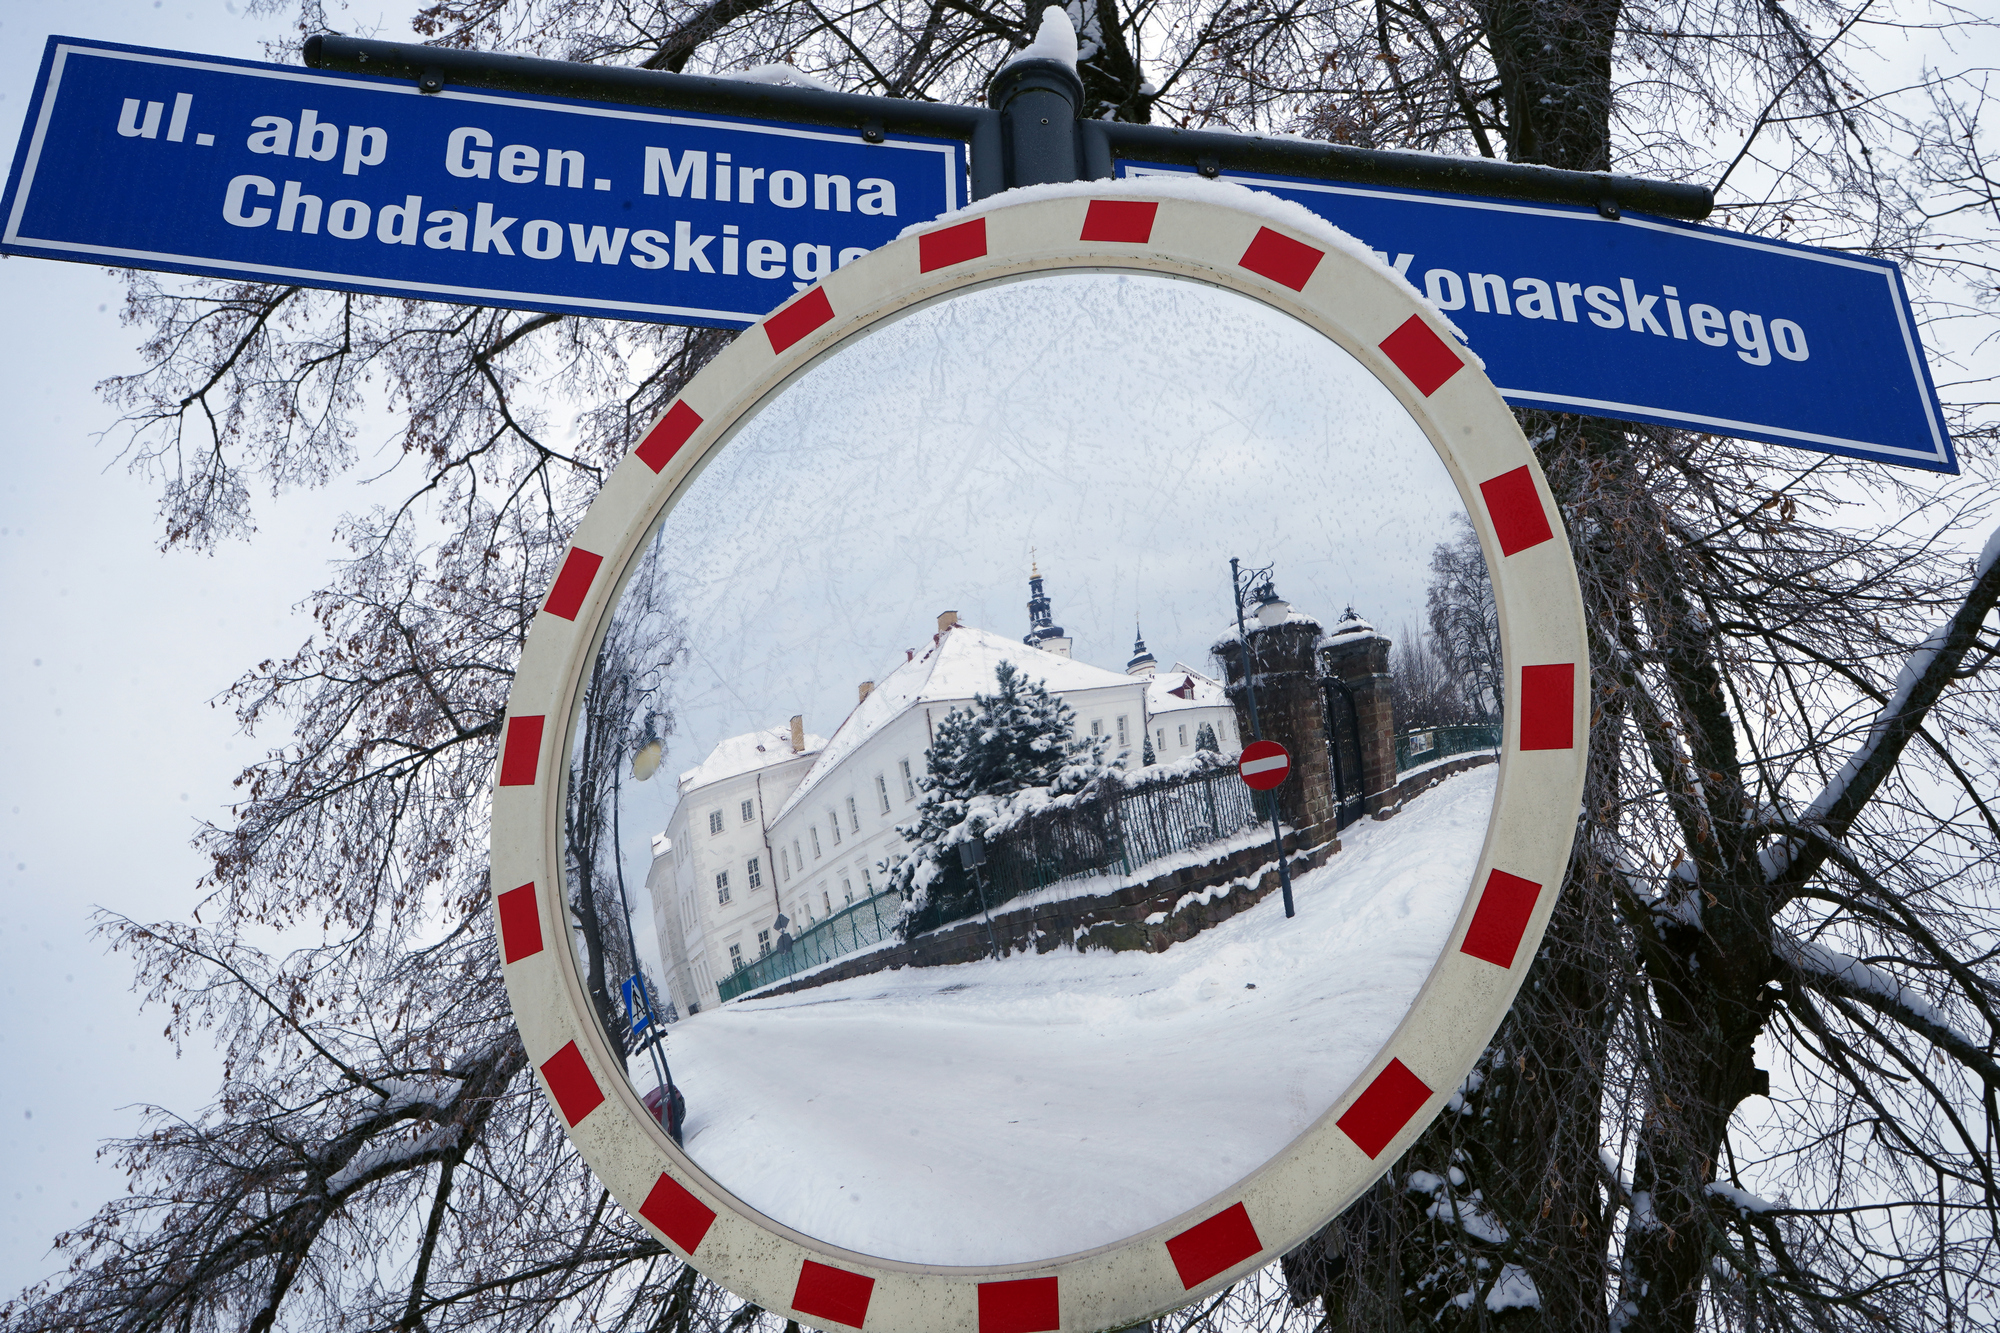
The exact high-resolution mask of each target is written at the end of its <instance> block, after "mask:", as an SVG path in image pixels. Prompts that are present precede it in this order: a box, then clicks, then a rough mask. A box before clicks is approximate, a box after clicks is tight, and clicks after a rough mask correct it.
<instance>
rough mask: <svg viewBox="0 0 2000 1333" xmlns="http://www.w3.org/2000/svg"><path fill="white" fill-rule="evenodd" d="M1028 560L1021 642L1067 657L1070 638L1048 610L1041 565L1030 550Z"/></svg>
mask: <svg viewBox="0 0 2000 1333" xmlns="http://www.w3.org/2000/svg"><path fill="white" fill-rule="evenodd" d="M1029 554H1030V558H1029V562H1028V632H1027V633H1026V634H1024V635H1022V636H1021V642H1022V643H1025V644H1027V645H1028V646H1029V647H1030V648H1039V649H1041V650H1042V651H1043V652H1045V653H1054V654H1055V655H1056V656H1057V657H1068V656H1069V649H1070V640H1069V637H1068V636H1067V635H1065V634H1064V633H1063V629H1062V626H1061V625H1058V624H1056V623H1055V621H1054V620H1053V618H1052V616H1051V613H1050V611H1049V595H1048V593H1046V592H1044V591H1043V590H1042V567H1041V565H1040V564H1039V563H1037V562H1036V561H1035V560H1034V559H1033V553H1032V552H1030V553H1029Z"/></svg>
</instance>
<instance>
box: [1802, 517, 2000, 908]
mask: <svg viewBox="0 0 2000 1333" xmlns="http://www.w3.org/2000/svg"><path fill="white" fill-rule="evenodd" d="M1996 602H2000V530H1996V531H1995V532H1994V533H1993V535H1992V536H1991V537H1989V538H1987V541H1986V546H1985V548H1984V549H1983V550H1982V551H1981V552H1980V553H1979V559H1978V560H1977V561H1976V562H1974V565H1973V580H1972V588H1971V589H1970V590H1969V591H1968V592H1967V593H1966V595H1965V601H1964V602H1963V603H1961V604H1960V606H1959V608H1958V610H1957V612H1955V613H1954V614H1953V615H1952V617H1951V619H1949V620H1947V621H1946V622H1945V623H1944V624H1942V625H1940V626H1939V627H1938V628H1937V629H1936V630H1934V631H1932V632H1931V634H1930V635H1929V636H1928V637H1926V638H1925V639H1924V641H1923V642H1922V643H1921V644H1919V645H1918V646H1917V648H1916V649H1915V650H1914V651H1913V652H1911V654H1910V656H1909V659H1908V660H1907V661H1906V662H1904V664H1903V670H1902V671H1901V673H1900V674H1898V676H1897V677H1896V685H1895V688H1894V689H1893V690H1892V691H1891V692H1890V695H1889V698H1888V700H1887V701H1886V702H1885V703H1884V704H1883V705H1882V708H1881V710H1880V711H1879V712H1877V713H1876V715H1875V722H1874V724H1873V725H1872V726H1871V727H1870V728H1869V729H1868V736H1867V738H1866V739H1865V740H1863V741H1862V743H1861V744H1860V746H1859V747H1857V748H1856V749H1855V751H1854V753H1853V754H1852V755H1850V756H1848V760H1847V762H1846V763H1845V764H1843V765H1842V766H1841V769H1840V772H1838V773H1837V774H1835V775H1834V778H1833V780H1832V781H1831V782H1829V783H1827V784H1826V787H1825V788H1824V789H1823V790H1822V791H1821V792H1820V794H1819V795H1818V796H1816V797H1814V798H1813V801H1812V803H1811V804H1810V805H1808V806H1807V807H1806V811H1805V815H1804V818H1805V819H1806V820H1807V821H1808V822H1811V823H1814V824H1818V825H1822V826H1824V827H1825V828H1827V829H1828V830H1830V831H1831V832H1832V833H1833V834H1834V836H1835V837H1838V836H1840V835H1841V834H1843V833H1845V832H1846V830H1847V827H1848V825H1850V824H1852V823H1853V822H1854V818H1855V816H1856V815H1858V814H1859V813H1860V812H1861V808H1862V807H1863V806H1865V805H1866V804H1867V803H1868V800H1869V798H1870V797H1872V796H1873V795H1874V794H1875V789H1876V788H1877V787H1879V786H1880V785H1881V784H1882V782H1883V780H1884V779H1885V778H1887V777H1888V775H1889V772H1890V770H1892V769H1893V768H1894V767H1895V766H1896V761H1897V759H1898V758H1900V757H1901V755H1902V752H1903V747H1904V746H1905V745H1907V744H1908V743H1909V740H1910V737H1911V736H1913V735H1915V734H1916V732H1917V729H1918V728H1919V727H1920V726H1921V725H1922V724H1923V720H1924V716H1925V715H1926V714H1927V713H1929V712H1930V709H1931V705H1932V704H1934V703H1936V702H1937V699H1938V696H1939V695H1940V694H1942V693H1943V692H1944V689H1945V687H1946V686H1947V685H1949V684H1950V683H1951V682H1952V680H1953V679H1954V678H1955V677H1956V676H1957V675H1958V672H1959V668H1960V666H1961V665H1962V664H1963V663H1964V661H1965V657H1966V654H1967V653H1968V652H1970V651H1971V649H1972V648H1973V647H1974V646H1975V645H1976V644H1977V643H1978V640H1979V628H1980V625H1981V624H1982V623H1984V621H1985V619H1986V616H1987V614H1988V613H1989V612H1990V611H1992V609H1993V607H1994V604H1995V603H1996ZM1802 852H1803V853H1804V855H1803V856H1801V853H1802ZM1822 855H1823V853H1820V852H1817V851H1813V850H1808V849H1807V848H1805V847H1803V846H1802V845H1801V842H1800V840H1797V839H1793V840H1788V841H1786V842H1782V843H1779V844H1778V845H1776V846H1774V847H1772V848H1770V849H1768V850H1766V851H1765V853H1764V866H1765V874H1766V875H1767V876H1768V877H1769V878H1770V880H1772V881H1774V882H1775V881H1777V880H1779V879H1781V878H1787V877H1789V878H1791V879H1793V880H1794V881H1798V880H1802V879H1804V878H1805V877H1806V876H1808V875H1810V874H1811V873H1812V872H1813V870H1814V869H1815V868H1817V866H1818V864H1819V861H1820V859H1821V856H1822Z"/></svg>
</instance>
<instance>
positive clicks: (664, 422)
mask: <svg viewBox="0 0 2000 1333" xmlns="http://www.w3.org/2000/svg"><path fill="white" fill-rule="evenodd" d="M700 426H701V413H699V412H697V411H695V410H694V409H693V408H692V407H689V406H688V405H687V404H686V403H678V402H677V403H675V404H674V405H673V406H672V407H670V408H668V409H667V414H666V415H665V416H663V417H661V418H660V423H659V424H658V425H657V426H654V427H653V428H652V429H651V430H649V431H647V432H646V438H645V439H643V440H641V441H639V447H638V448H637V449H634V450H633V451H632V452H633V453H635V454H637V455H639V461H640V462H641V463H644V464H645V465H646V466H647V467H649V468H651V469H653V471H655V472H658V471H659V470H660V469H662V468H664V467H665V466H666V465H667V464H668V463H669V462H671V461H672V460H673V456H674V455H675V454H676V453H678V452H680V447H681V446H682V445H684V444H686V443H687V442H688V437H689V436H691V435H693V434H694V433H695V431H696V430H697V429H699V428H700Z"/></svg>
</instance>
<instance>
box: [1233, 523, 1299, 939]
mask: <svg viewBox="0 0 2000 1333" xmlns="http://www.w3.org/2000/svg"><path fill="white" fill-rule="evenodd" d="M1273 568H1275V566H1272V565H1266V566H1264V567H1263V568H1262V569H1253V570H1251V571H1250V573H1249V575H1248V577H1247V578H1246V577H1245V576H1244V575H1243V573H1242V572H1241V570H1240V568H1239V566H1238V562H1237V559H1236V557H1235V556H1233V555H1232V556H1230V557H1229V594H1230V596H1231V597H1232V598H1233V599H1234V600H1235V603H1236V642H1237V643H1238V644H1239V645H1240V646H1241V648H1242V650H1243V688H1244V690H1245V692H1246V693H1247V695H1248V697H1249V700H1250V736H1251V739H1253V740H1260V741H1261V740H1263V739H1264V727H1263V724H1262V723H1260V722H1259V721H1258V720H1257V672H1256V668H1255V664H1254V663H1253V662H1252V660H1251V657H1250V632H1249V630H1248V629H1247V628H1245V626H1244V624H1243V585H1244V584H1245V583H1246V582H1250V583H1254V582H1256V581H1257V580H1258V579H1262V580H1264V587H1265V590H1266V591H1269V590H1270V588H1271V570H1272V569H1273ZM1276 601H1277V594H1276V593H1275V592H1273V593H1272V594H1271V596H1270V597H1269V598H1267V599H1266V601H1265V603H1264V604H1265V605H1268V604H1270V603H1271V602H1276ZM1259 619H1260V620H1261V619H1262V617H1261V616H1260V617H1259ZM1271 841H1272V844H1273V845H1274V846H1275V847H1276V848H1277V852H1278V883H1279V885H1280V886H1281V887H1282V888H1283V890H1284V894H1285V915H1286V917H1288V918H1289V917H1294V916H1297V915H1298V909H1297V908H1296V907H1295V906H1294V905H1293V902H1292V868H1291V866H1290V865H1288V864H1286V862H1285V835H1284V831H1283V830H1282V829H1281V828H1280V827H1279V825H1278V793H1277V791H1276V790H1275V789H1274V790H1273V791H1272V792H1271Z"/></svg>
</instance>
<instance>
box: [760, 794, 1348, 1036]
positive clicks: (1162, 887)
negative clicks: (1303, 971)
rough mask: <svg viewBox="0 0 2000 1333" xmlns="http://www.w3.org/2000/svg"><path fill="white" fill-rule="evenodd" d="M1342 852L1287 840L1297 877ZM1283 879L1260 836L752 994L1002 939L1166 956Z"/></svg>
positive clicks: (962, 953) (1019, 948) (1044, 947)
mask: <svg viewBox="0 0 2000 1333" xmlns="http://www.w3.org/2000/svg"><path fill="white" fill-rule="evenodd" d="M1302 846H1303V850H1301V847H1302ZM1339 850H1340V844H1339V842H1338V841H1327V842H1322V843H1319V844H1312V843H1303V844H1302V842H1301V839H1300V837H1299V835H1298V834H1297V833H1289V834H1287V835H1286V837H1285V852H1286V855H1287V858H1288V860H1289V861H1290V865H1291V871H1292V874H1293V875H1302V874H1304V873H1305V872H1306V871H1308V870H1311V869H1313V868H1315V867H1317V866H1322V865H1325V864H1326V861H1327V858H1328V857H1330V856H1332V855H1333V854H1334V853H1335V852H1337V851H1339ZM1278 883H1279V880H1278V866H1277V861H1276V859H1275V858H1274V857H1273V856H1272V853H1271V844H1270V842H1269V841H1268V840H1264V841H1259V842H1257V843H1254V844H1252V845H1250V846H1248V847H1239V848H1237V849H1236V850H1235V851H1233V852H1230V853H1228V854H1226V855H1223V856H1219V857H1217V858H1216V859H1215V860H1213V861H1209V862H1207V863H1205V864H1203V865H1198V866H1185V867H1182V868H1181V869H1179V870H1174V871H1169V872H1168V873H1166V874H1164V875H1159V876H1157V877H1155V878H1153V879H1149V880H1146V881H1145V882H1143V883H1139V884H1128V885H1126V886H1125V887H1124V888H1121V889H1116V890H1113V891H1112V892H1109V893H1102V894H1086V895H1083V896H1080V897H1075V898H1065V899H1063V900H1062V901H1060V902H1053V903H1041V904H1037V905H1034V906H1026V907H1013V908H1002V909H1001V910H1000V911H998V912H995V913H994V914H993V920H992V934H991V935H990V936H989V935H988V934H987V923H986V922H985V921H984V920H978V919H974V920H970V921H960V922H956V923H954V924H952V925H949V926H944V927H941V928H939V929H937V930H933V931H927V932H925V933H924V934H922V935H919V936H917V937H916V938H915V939H911V940H905V941H902V942H901V943H898V944H892V945H889V946H887V947H884V948H877V949H873V950H870V951H866V952H862V953H856V954H850V955H848V956H847V957H845V958H837V959H835V960H834V961H833V962H831V963H828V964H827V965H826V966H824V967H822V968H820V969H819V970H818V971H816V972H813V973H811V974H810V975H807V976H803V977H789V978H787V979H785V980H784V981H781V982H776V983H774V984H772V985H770V986H767V987H765V988H763V989H762V990H757V991H753V992H751V993H750V994H749V995H746V996H744V997H743V998H744V999H746V1000H748V999H762V998H768V997H770V996H773V995H790V994H793V993H795V992H798V991H803V990H810V989H812V988H813V987H815V986H824V985H826V984H827V983H829V982H833V981H845V980H847V979H848V978H849V977H863V976H868V975H870V974H872V973H876V972H887V971H891V970H893V969H896V968H903V967H939V966H944V965H946V964H951V963H970V962H974V961H977V960H978V959H981V958H985V957H988V956H989V955H991V954H992V952H993V949H994V946H995V945H996V944H997V945H998V947H999V950H1000V953H1001V955H1002V956H1003V957H1004V956H1005V955H1007V954H1013V953H1027V952H1028V951H1029V950H1031V949H1032V950H1033V951H1034V952H1036V953H1048V952H1050V951H1051V950H1054V949H1060V948H1063V947H1065V946H1067V945H1074V946H1075V947H1077V948H1078V949H1110V950H1119V951H1123V950H1143V951H1146V952H1149V953H1158V952H1159V951H1161V950H1163V949H1166V948H1168V947H1169V946H1171V945H1174V944H1177V943H1179V942H1180V941H1182V940H1189V939H1193V938H1194V937H1195V936H1196V935H1198V934H1200V933H1201V932H1202V931H1204V930H1206V929H1208V928H1209V927H1210V926H1213V925H1215V924H1216V923H1218V922H1221V921H1226V920H1228V919H1229V918H1230V917H1232V916H1235V915H1236V914H1237V913H1238V912H1241V911H1244V910H1245V909H1247V908H1249V907H1251V906H1252V905H1254V904H1256V903H1257V902H1259V901H1260V900H1261V899H1262V898H1263V897H1264V895H1266V894H1268V893H1271V892H1273V891H1274V890H1276V889H1277V887H1278ZM1156 918H1157V919H1156Z"/></svg>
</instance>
